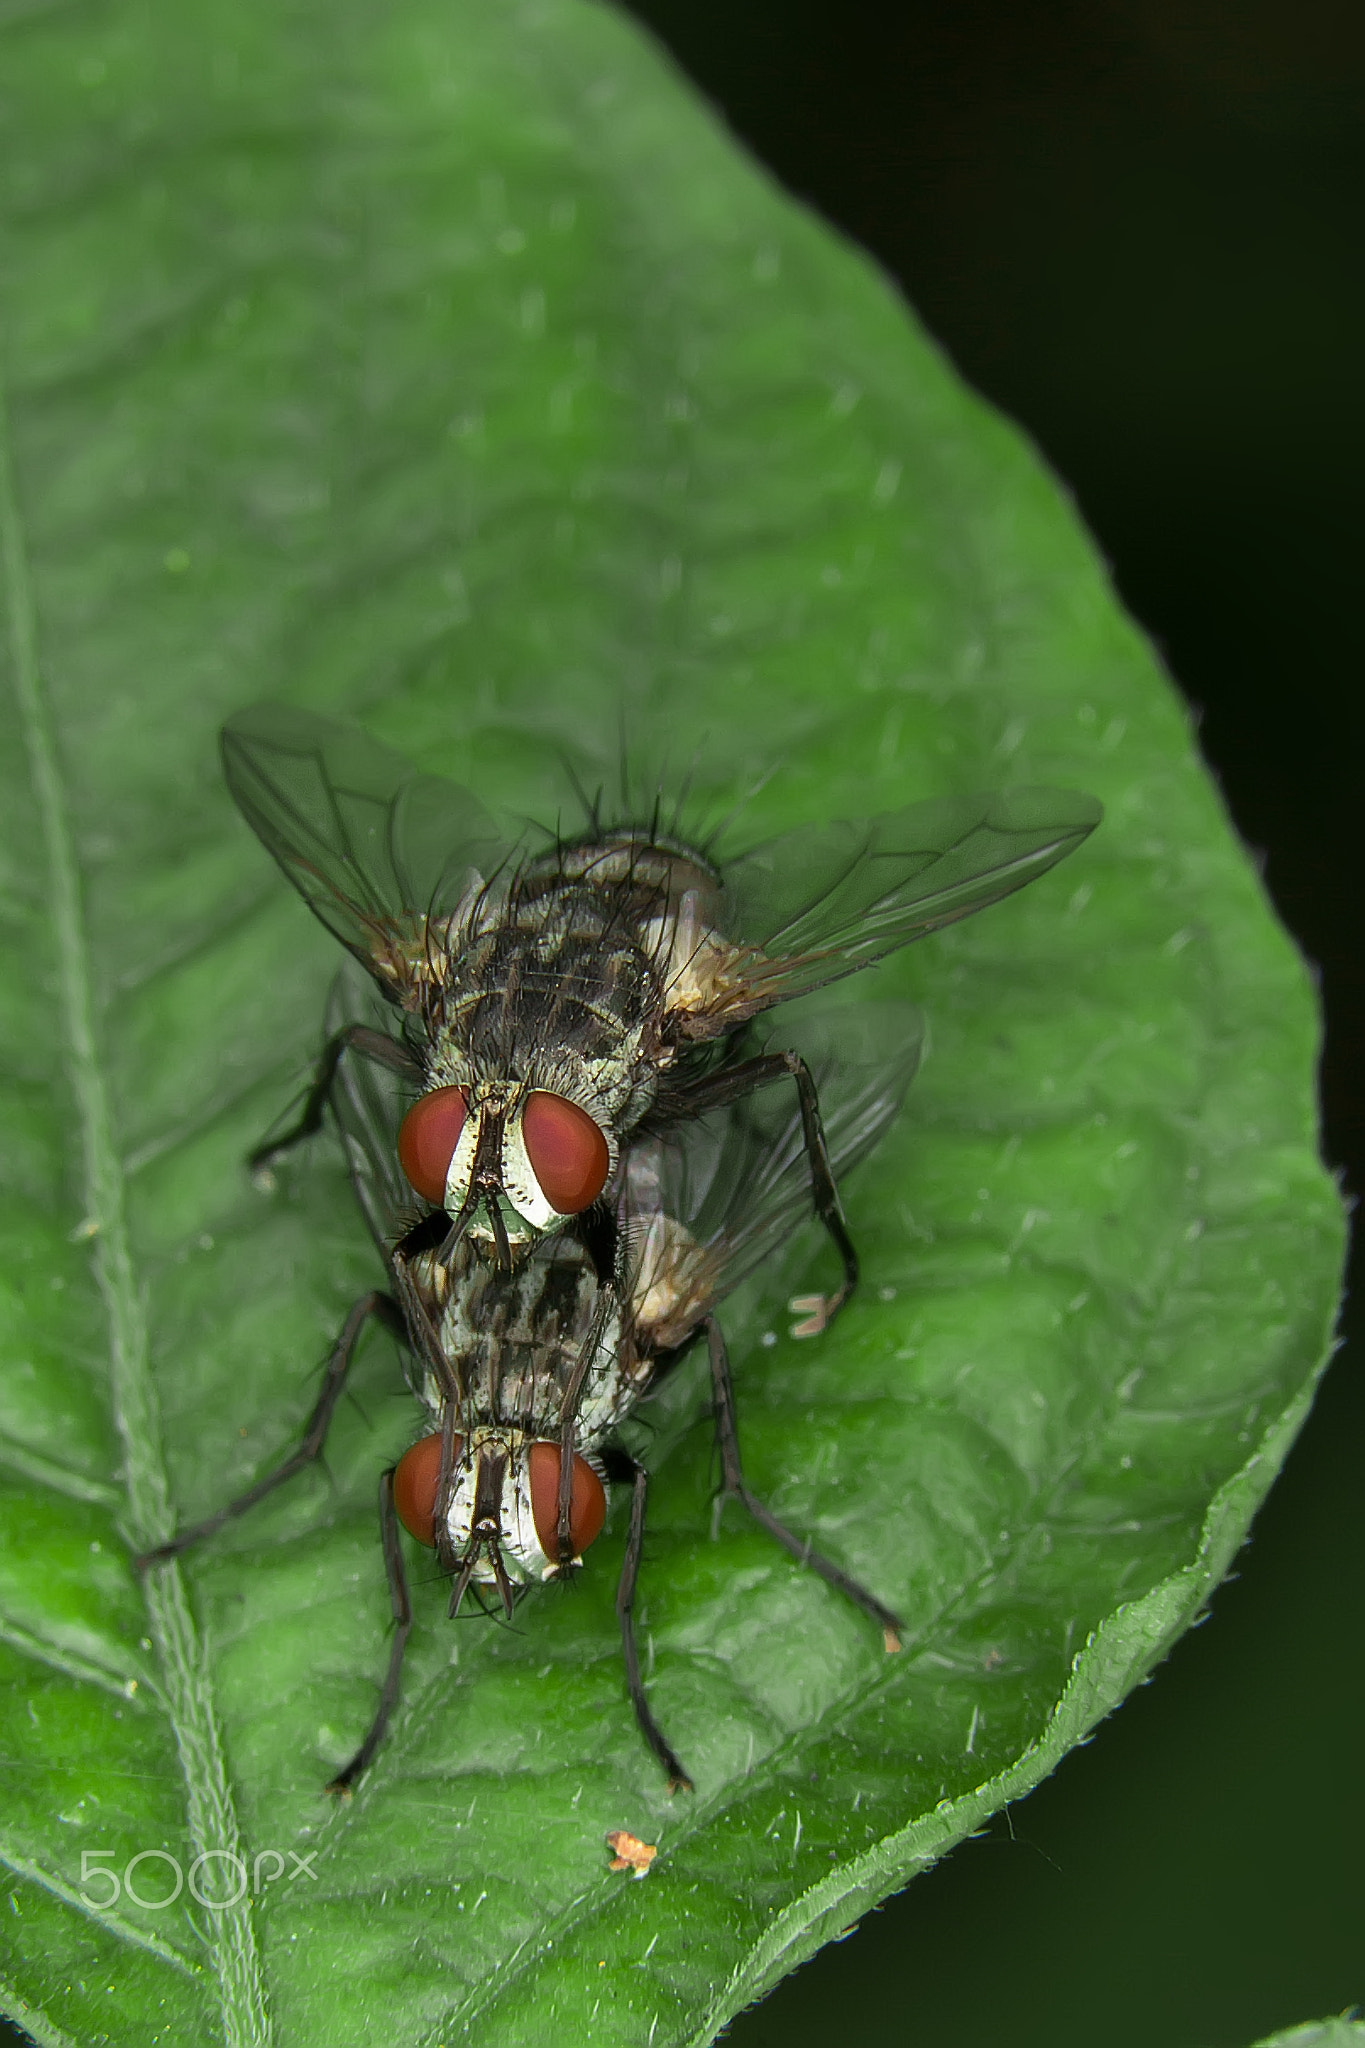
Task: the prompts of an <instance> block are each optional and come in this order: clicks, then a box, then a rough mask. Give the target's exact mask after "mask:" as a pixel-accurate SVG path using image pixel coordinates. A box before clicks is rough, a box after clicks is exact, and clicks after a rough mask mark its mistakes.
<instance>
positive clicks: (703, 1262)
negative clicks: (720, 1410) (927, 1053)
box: [620, 1003, 924, 1350]
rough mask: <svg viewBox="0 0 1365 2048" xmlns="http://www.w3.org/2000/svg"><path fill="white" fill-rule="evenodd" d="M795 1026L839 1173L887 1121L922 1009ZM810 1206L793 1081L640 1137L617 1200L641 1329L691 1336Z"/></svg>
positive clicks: (916, 1046) (918, 1038)
mask: <svg viewBox="0 0 1365 2048" xmlns="http://www.w3.org/2000/svg"><path fill="white" fill-rule="evenodd" d="M793 1036H795V1038H796V1042H797V1044H798V1046H799V1049H800V1050H801V1052H802V1053H803V1055H804V1056H805V1058H806V1061H807V1064H808V1066H809V1067H810V1069H811V1072H812V1075H813V1076H814V1079H815V1083H816V1087H817V1089H818V1091H819V1096H820V1110H821V1117H822V1120H823V1123H824V1128H825V1139H826V1142H827V1144H828V1147H829V1154H830V1163H831V1165H832V1167H833V1169H834V1175H835V1178H836V1180H839V1179H841V1178H842V1176H843V1175H844V1174H845V1173H847V1172H848V1171H849V1169H850V1168H851V1167H853V1166H856V1165H857V1163H858V1161H859V1160H860V1159H862V1158H864V1157H865V1156H866V1154H867V1153H868V1152H870V1151H871V1150H872V1148H873V1146H874V1145H875V1144H876V1143H877V1141H878V1140H879V1138H881V1137H882V1135H883V1133H884V1132H885V1131H886V1130H887V1128H888V1127H889V1125H890V1124H891V1123H892V1121H893V1120H894V1118H895V1117H896V1115H897V1113H898V1112H899V1110H900V1107H901V1104H902V1102H903V1100H904V1097H905V1091H906V1089H907V1088H908V1087H909V1085H910V1082H911V1080H912V1079H913V1078H914V1074H915V1070H916V1068H917V1067H918V1065H919V1060H920V1054H921V1051H922V1049H923V1042H924V1018H923V1015H922V1013H921V1012H920V1011H919V1010H917V1009H916V1008H915V1007H914V1005H913V1004H910V1003H866V1004H862V1005H860V1006H858V1007H856V1008H851V1007H849V1006H842V1007H841V1008H840V1009H839V1010H838V1011H837V1012H831V1013H830V1014H828V1015H826V1016H825V1017H823V1018H821V1019H819V1020H815V1019H812V1020H809V1021H808V1022H807V1024H806V1025H805V1027H804V1029H802V1030H801V1031H800V1032H798V1033H797V1034H791V1033H784V1043H788V1042H791V1040H792V1038H793ZM811 1214H812V1204H811V1186H810V1166H809V1161H808V1157H807V1153H806V1147H805V1137H804V1133H803V1130H802V1124H801V1113H800V1109H799V1107H798V1105H797V1102H796V1096H795V1090H794V1088H793V1086H792V1084H791V1083H790V1081H776V1082H772V1083H769V1084H768V1085H767V1086H766V1087H765V1088H763V1089H761V1090H758V1091H756V1092H755V1093H754V1094H753V1095H751V1096H746V1097H744V1098H743V1099H742V1100H741V1101H739V1102H737V1103H732V1104H730V1105H729V1106H728V1107H726V1108H724V1109H720V1110H715V1111H712V1112H710V1113H709V1114H707V1115H705V1116H701V1117H697V1118H694V1119H692V1120H691V1121H689V1122H687V1123H685V1124H682V1125H679V1126H677V1127H676V1128H675V1129H673V1130H670V1131H668V1132H667V1133H665V1134H663V1135H662V1136H659V1137H655V1138H647V1139H644V1140H640V1141H637V1142H636V1143H635V1144H634V1145H633V1146H632V1147H631V1149H630V1151H629V1153H628V1154H627V1158H626V1165H625V1172H624V1178H623V1183H622V1192H621V1202H620V1222H621V1229H622V1235H623V1238H624V1240H625V1243H626V1246H627V1253H626V1266H627V1272H628V1275H629V1281H628V1286H629V1292H630V1296H631V1300H632V1304H633V1314H634V1319H635V1323H636V1326H637V1328H638V1329H639V1330H640V1333H641V1335H642V1336H643V1337H644V1338H645V1339H646V1341H647V1342H648V1343H649V1344H650V1345H651V1346H652V1347H653V1348H655V1349H659V1350H664V1349H668V1348H670V1347H671V1346H672V1345H675V1344H679V1343H681V1342H682V1341H683V1340H684V1339H685V1337H686V1336H687V1335H689V1334H690V1332H691V1331H692V1330H693V1329H695V1327H696V1325H697V1323H698V1322H699V1321H700V1320H701V1318H702V1317H703V1316H704V1315H707V1314H709V1312H710V1311H711V1309H713V1308H714V1307H715V1305H716V1303H717V1302H718V1301H720V1300H721V1299H722V1298H723V1296H725V1295H726V1294H728V1293H729V1292H730V1290H731V1289H732V1288H734V1287H737V1286H738V1285H739V1283H740V1281H741V1280H743V1279H744V1278H745V1277H746V1276H747V1275H748V1274H749V1273H751V1272H752V1271H753V1269H754V1268H755V1267H756V1266H757V1265H758V1264H760V1262H761V1261H762V1260H763V1259H765V1258H766V1257H767V1256H768V1255H769V1253H771V1252H773V1251H775V1250H777V1249H778V1247H779V1246H781V1245H782V1244H783V1243H784V1242H785V1241H786V1239H787V1238H789V1237H790V1236H791V1235H792V1234H793V1232H794V1231H795V1230H797V1229H798V1228H799V1227H800V1225H801V1224H802V1223H804V1222H806V1221H807V1219H808V1218H809V1217H810V1216H811Z"/></svg>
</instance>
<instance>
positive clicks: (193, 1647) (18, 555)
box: [0, 371, 271, 2048]
mask: <svg viewBox="0 0 1365 2048" xmlns="http://www.w3.org/2000/svg"><path fill="white" fill-rule="evenodd" d="M0 575H3V580H4V585H5V589H6V591H7V594H8V603H7V606H6V611H7V614H8V618H9V651H10V666H11V669H12V672H13V682H14V694H15V700H16V704H17V708H18V713H19V723H20V725H21V727H22V729H23V736H24V744H25V748H26V751H27V754H28V762H29V772H30V776H31V779H32V785H33V796H34V802H35V805H36V807H37V810H38V814H39V820H40V825H41V832H42V843H43V851H44V854H45V857H46V866H47V875H46V899H47V908H48V912H49V915H50V919H51V926H52V934H53V941H54V945H55V949H56V954H57V967H58V980H59V987H60V992H61V1009H62V1019H61V1021H62V1025H63V1027H64V1030H65V1036H66V1041H67V1053H68V1066H69V1071H70V1076H71V1085H72V1092H73V1094H74V1096H75V1101H76V1108H77V1113H78V1117H79V1121H80V1135H81V1156H82V1162H83V1169H84V1181H85V1205H86V1217H87V1220H88V1221H89V1223H90V1224H91V1225H92V1226H93V1232H92V1235H93V1241H94V1257H95V1277H96V1282H97V1284H98V1286H99V1290H100V1293H101V1296H102V1297H103V1300H104V1305H105V1311H106V1314H107V1316H108V1321H109V1333H110V1347H109V1368H110V1396H111V1408H112V1411H113V1417H114V1423H115V1426H116V1428H117V1430H118V1433H119V1438H120V1441H121V1444H122V1448H123V1466H124V1473H125V1485H126V1495H127V1518H126V1530H125V1533H126V1534H127V1535H128V1537H129V1538H130V1540H131V1541H132V1542H133V1543H134V1544H135V1545H136V1546H137V1547H138V1548H139V1549H146V1548H148V1547H150V1546H152V1545H154V1544H156V1543H159V1542H163V1541H164V1540H165V1539H166V1538H167V1537H168V1536H169V1535H170V1534H171V1533H172V1531H173V1529H174V1513H173V1510H172V1506H171V1498H170V1487H169V1483H168V1479H167V1474H166V1467H165V1462H164V1459H163V1457H162V1453H161V1432H160V1424H159V1416H158V1409H157V1400H156V1389H155V1386H154V1384H153V1380H152V1374H151V1365H150V1360H149V1357H148V1347H147V1326H146V1317H145V1315H144V1312H143V1303H142V1298H141V1294H140V1291H139V1288H138V1283H137V1277H136V1274H135V1272H134V1268H133V1261H132V1253H131V1249H130V1246H129V1241H128V1226H127V1215H126V1209H125V1204H124V1180H123V1173H122V1170H121V1168H120V1165H119V1159H118V1152H117V1148H116V1146H115V1143H114V1133H113V1119H112V1115H111V1112H110V1105H109V1096H108V1091H107V1089H106V1087H105V1082H104V1075H103V1071H102V1068H101V1065H100V1059H99V1053H98V1048H97V1041H96V1034H95V1021H94V1000H93V992H92V986H91V977H90V972H89V964H88V954H87V948H86V940H85V926H84V918H83V915H82V907H81V889H80V876H79V871H78V868H77V864H76V855H75V848H74V845H73V842H72V836H71V830H70V825H69V822H68V815H67V806H66V802H65V799H64V795H63V790H62V781H61V775H60V771H59V768H58V762H57V751H56V747H55V744H54V741H53V734H52V726H51V719H50V716H49V710H48V705H47V701H46V697H45V693H44V690H43V685H42V678H41V673H40V668H39V661H38V631H37V615H36V608H35V604H34V595H33V585H32V579H31V576H30V573H29V562H28V551H27V548H26V546H25V542H24V533H23V524H22V519H21V514H20V509H19V500H18V493H17V489H16V484H15V477H14V467H13V460H12V455H11V444H10V423H9V405H8V398H7V391H6V384H5V379H4V376H3V372H2V371H0ZM144 1591H145V1595H146V1601H147V1613H148V1619H149V1626H150V1629H151V1634H152V1639H153V1641H154V1643H155V1644H156V1646H157V1652H158V1656H159V1659H160V1663H161V1669H162V1676H163V1683H164V1691H165V1697H166V1702H167V1718H168V1719H169V1721H170V1724H171V1730H172V1733H173V1734H174V1737H175V1743H176V1749H177V1752H178V1754H179V1757H180V1764H181V1770H182V1772H183V1775H184V1779H185V1789H186V1825H187V1831H188V1833H189V1836H190V1840H191V1843H192V1845H193V1847H194V1851H195V1855H196V1857H199V1856H203V1855H205V1854H206V1853H215V1852H217V1853H226V1854H228V1855H236V1856H240V1854H241V1841H240V1835H239V1831H238V1827H237V1818H236V1813H235V1811H234V1808H233V1803H232V1795H231V1791H230V1789H229V1786H228V1782H227V1772H226V1768H225V1765H224V1760H223V1752H222V1745H221V1742H220V1740H219V1734H218V1718H217V1714H216V1711H215V1705H214V1698H213V1690H212V1684H211V1681H210V1678H209V1672H208V1664H207V1660H206V1658H205V1657H204V1654H203V1650H202V1646H201V1644H200V1642H199V1639H198V1635H197V1632H196V1629H195V1625H194V1620H193V1617H192V1615H191V1614H190V1611H189V1606H188V1603H187V1601H186V1598H185V1588H184V1581H183V1579H182V1577H181V1574H180V1570H179V1567H178V1565H176V1564H175V1563H174V1562H172V1563H171V1564H169V1565H163V1566H160V1567H158V1568H156V1569H155V1570H153V1571H152V1572H149V1573H148V1574H147V1575H146V1578H145V1582H144ZM212 1867H213V1866H212V1865H209V1866H208V1868H209V1869H212ZM227 1867H228V1868H233V1867H235V1866H232V1865H228V1866H227ZM62 1889H63V1895H65V1896H66V1897H67V1898H68V1901H69V1902H70V1903H72V1904H73V1905H76V1904H79V1905H81V1907H82V1909H84V1908H83V1902H81V1901H80V1900H79V1895H78V1894H74V1893H71V1891H70V1888H69V1887H63V1888H62ZM91 1917H92V1918H94V1919H95V1920H96V1921H101V1920H102V1919H103V1918H104V1916H103V1915H101V1914H99V1913H92V1915H91ZM206 1919H207V1928H206V1945H207V1947H208V1951H209V1956H210V1960H211V1962H212V1964H213V1968H214V1971H215V1974H216V1977H217V1981H218V1988H219V1997H220V2002H221V2010H222V2019H223V2033H224V2038H225V2040H226V2042H227V2044H228V2048H269V2042H270V2038H271V2029H270V2021H269V2016H268V2014H267V2010H266V2003H265V1985H264V1981H263V1978H262V1974H261V1967H260V1958H259V1955H258V1952H257V1948H256V1939H255V1930H254V1927H253V1925H252V1917H251V1907H250V1905H249V1903H248V1902H247V1900H246V1898H245V1897H244V1898H243V1899H242V1900H241V1901H240V1902H239V1903H238V1904H237V1905H235V1906H231V1907H227V1908H224V1909H223V1910H220V1911H215V1912H211V1913H209V1914H208V1915H207V1916H206Z"/></svg>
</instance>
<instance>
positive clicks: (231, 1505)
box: [137, 1289, 407, 1569]
mask: <svg viewBox="0 0 1365 2048" xmlns="http://www.w3.org/2000/svg"><path fill="white" fill-rule="evenodd" d="M371 1316H376V1317H377V1318H378V1320H379V1321H380V1322H381V1323H384V1324H385V1325H386V1326H387V1327H388V1328H389V1329H390V1330H392V1331H393V1333H394V1335H395V1336H397V1337H402V1338H404V1339H406V1334H407V1333H406V1330H405V1328H404V1324H403V1318H402V1316H401V1314H400V1313H399V1309H398V1305H397V1303H396V1302H394V1301H393V1300H391V1299H390V1297H389V1296H388V1295H387V1294H381V1293H380V1292H379V1291H378V1289H372V1290H371V1292H370V1293H369V1294H362V1295H361V1297H360V1299H359V1301H358V1302H357V1303H356V1304H355V1307H354V1308H353V1309H352V1310H351V1313H350V1314H349V1315H348V1316H347V1318H346V1320H345V1322H344V1323H343V1324H342V1326H341V1329H340V1332H339V1333H338V1336H337V1340H336V1343H335V1344H334V1345H333V1346H332V1349H331V1353H330V1356H329V1357H328V1360H327V1364H326V1366H325V1368H324V1370H323V1375H322V1391H321V1393H320V1394H319V1395H318V1398H317V1400H316V1401H315V1402H314V1404H313V1412H312V1414H311V1415H310V1416H309V1418H308V1421H307V1424H306V1425H305V1427H304V1432H303V1441H302V1442H301V1443H300V1445H299V1447H298V1449H297V1450H296V1451H291V1452H290V1454H289V1456H288V1457H287V1458H285V1459H284V1460H283V1461H282V1462H281V1463H280V1464H278V1465H276V1466H275V1468H274V1470H273V1471H270V1472H267V1473H266V1475H265V1477H264V1479H258V1480H257V1481H256V1484H255V1485H254V1486H252V1487H249V1488H248V1489H247V1491H246V1492H245V1493H239V1494H238V1496H237V1498H236V1500H230V1501H229V1502H228V1504H227V1506H226V1507H222V1508H219V1510H218V1512H217V1514H216V1515H208V1516H206V1518H205V1519H204V1520H203V1521H202V1522H192V1523H191V1525H190V1527H189V1528H188V1529H182V1530H181V1531H180V1533H179V1535H178V1536H173V1537H172V1538H171V1540H170V1542H169V1543H159V1544H158V1545H157V1547H156V1549H155V1550H147V1551H144V1552H143V1554H142V1556H141V1557H139V1558H138V1559H137V1564H138V1567H139V1569H142V1568H143V1567H145V1566H146V1565H149V1564H160V1563H161V1561H162V1560H163V1559H164V1558H168V1557H178V1556H179V1554H180V1552H181V1551H182V1550H188V1549H189V1547H190V1545H191V1544H192V1543H197V1542H198V1541H199V1539H200V1538H201V1537H202V1536H211V1535H212V1534H213V1532H214V1530H215V1529H221V1527H222V1526H223V1523H224V1522H226V1521H230V1520H231V1519H232V1517H233V1516H234V1515H244V1514H245V1513H246V1511H247V1509H248V1508H254V1507H255V1505H256V1503H257V1501H258V1500H264V1499H265V1497H266V1495H267V1494H268V1493H273V1492H274V1491H275V1488H276V1487H277V1486H282V1485H283V1484H284V1482H285V1480H286V1479H292V1478H293V1476H294V1474H295V1473H296V1472H301V1471H302V1470H303V1468H304V1466H305V1465H311V1464H312V1462H313V1460H314V1459H315V1458H318V1457H320V1456H321V1455H322V1448H323V1445H324V1444H325V1443H326V1441H327V1432H328V1430H329V1429H330V1428H331V1426H332V1417H333V1415H334V1414H335V1413H336V1405H337V1402H338V1401H339V1400H340V1399H341V1390H342V1388H343V1387H344V1386H345V1384H346V1374H347V1372H348V1371H349V1369H350V1364H351V1360H352V1358H353V1357H354V1356H355V1349H356V1345H357V1344H358V1343H359V1341H360V1333H361V1331H362V1330H363V1329H364V1327H365V1324H366V1322H367V1321H368V1319H369V1318H370V1317H371Z"/></svg>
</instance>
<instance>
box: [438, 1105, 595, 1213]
mask: <svg viewBox="0 0 1365 2048" xmlns="http://www.w3.org/2000/svg"><path fill="white" fill-rule="evenodd" d="M521 1135H522V1137H523V1139H524V1140H525V1144H526V1156H527V1158H528V1159H529V1160H530V1162H531V1167H532V1170H533V1172H534V1173H535V1177H536V1179H537V1180H538V1181H539V1182H540V1191H541V1193H542V1194H543V1195H544V1197H545V1199H546V1201H547V1202H548V1203H549V1204H550V1206H551V1208H553V1209H557V1210H558V1211H559V1213H560V1215H561V1216H577V1215H578V1214H579V1212H580V1210H583V1209H587V1208H590V1207H591V1205H592V1204H593V1203H594V1202H595V1201H596V1200H597V1197H598V1196H599V1195H600V1194H601V1192H602V1189H603V1188H604V1187H605V1185H606V1180H607V1168H608V1167H609V1166H610V1164H611V1155H610V1153H609V1152H608V1151H607V1141H606V1139H605V1138H604V1137H603V1136H602V1133H601V1132H600V1131H599V1130H598V1128H597V1126H596V1124H595V1123H594V1122H593V1120H592V1118H591V1117H590V1116H589V1115H588V1112H587V1111H586V1109H580V1108H579V1107H578V1104H577V1103H576V1102H567V1101H566V1100H565V1098H564V1097H563V1096H562V1095H550V1094H547V1093H546V1091H545V1090H544V1089H542V1088H537V1089H536V1090H535V1092H534V1093H533V1094H531V1095H528V1096H527V1098H526V1107H525V1109H524V1110H523V1111H522V1113H521ZM409 1177H410V1176H409Z"/></svg>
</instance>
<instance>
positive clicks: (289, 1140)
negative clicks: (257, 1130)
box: [246, 1024, 422, 1174]
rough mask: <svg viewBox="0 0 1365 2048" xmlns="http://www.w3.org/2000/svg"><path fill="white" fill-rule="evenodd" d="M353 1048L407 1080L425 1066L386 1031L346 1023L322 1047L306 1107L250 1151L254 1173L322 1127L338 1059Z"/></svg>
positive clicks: (417, 1075)
mask: <svg viewBox="0 0 1365 2048" xmlns="http://www.w3.org/2000/svg"><path fill="white" fill-rule="evenodd" d="M347 1050H350V1051H352V1052H358V1053H363V1054H364V1056H365V1058H366V1059H367V1060H377V1061H378V1063H379V1065H380V1066H382V1067H392V1069H393V1071H394V1072H395V1073H396V1074H401V1075H402V1076H403V1078H404V1080H406V1081H415V1082H419V1083H420V1081H421V1079H422V1069H421V1067H420V1066H419V1065H418V1063H417V1061H416V1060H415V1059H414V1058H413V1056H412V1054H411V1053H410V1052H409V1051H408V1049H407V1047H406V1046H405V1045H400V1044H399V1042H398V1040H397V1039H396V1038H390V1037H389V1036H388V1035H387V1033H386V1032H383V1031H372V1030H371V1029H370V1027H369V1025H367V1024H347V1025H345V1026H344V1027H343V1029H342V1030H340V1031H336V1032H334V1033H333V1034H332V1036H331V1037H330V1038H329V1039H328V1041H327V1043H326V1045H324V1046H323V1048H322V1057H321V1058H320V1059H319V1061H318V1064H317V1069H316V1071H315V1072H314V1075H313V1079H312V1083H311V1084H310V1086H309V1089H308V1093H307V1095H306V1096H305V1097H304V1102H303V1108H302V1109H301V1110H300V1111H299V1113H298V1115H297V1117H296V1118H295V1119H294V1121H293V1123H292V1124H290V1126H289V1128H288V1130H286V1131H282V1132H281V1133H280V1136H279V1137H278V1138H269V1139H267V1140H266V1142H265V1143H264V1144H263V1145H258V1146H257V1147H256V1149H255V1151H254V1152H250V1153H248V1155H247V1162H246V1163H247V1166H248V1168H249V1170H250V1171H251V1172H252V1173H255V1174H268V1173H269V1171H270V1169H271V1167H272V1166H273V1165H274V1164H275V1162H276V1160H277V1159H281V1158H283V1156H284V1154H285V1153H286V1152H289V1151H292V1150H293V1148H294V1146H295V1145H297V1144H300V1143H301V1142H302V1140H303V1139H304V1138H311V1137H312V1135H313V1133H314V1131H318V1130H321V1128H322V1118H323V1112H324V1111H325V1110H326V1108H327V1104H328V1102H329V1101H330V1100H331V1095H332V1085H333V1083H334V1082H335V1080H336V1071H337V1062H338V1061H339V1060H340V1058H341V1055H342V1054H343V1053H344V1052H346V1051H347Z"/></svg>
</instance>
